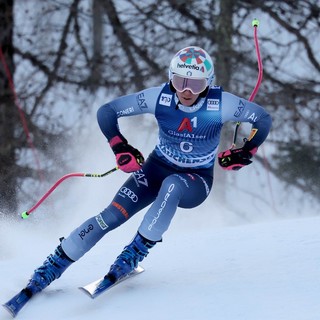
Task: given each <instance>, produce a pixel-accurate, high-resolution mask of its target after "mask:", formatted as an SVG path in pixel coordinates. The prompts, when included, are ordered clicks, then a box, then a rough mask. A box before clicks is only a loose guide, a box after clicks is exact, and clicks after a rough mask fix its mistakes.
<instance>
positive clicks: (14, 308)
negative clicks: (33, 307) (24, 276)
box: [3, 289, 32, 318]
mask: <svg viewBox="0 0 320 320" xmlns="http://www.w3.org/2000/svg"><path fill="white" fill-rule="evenodd" d="M31 297H32V294H31V293H30V292H29V291H28V290H26V289H23V290H21V291H20V292H19V293H18V294H16V295H15V296H14V297H13V298H11V299H10V300H9V301H8V302H6V303H5V304H3V307H4V308H5V309H6V310H7V311H9V313H10V314H11V315H12V317H13V318H14V317H15V316H16V315H17V314H18V312H19V311H20V310H21V309H22V308H23V307H24V306H25V304H26V303H27V302H28V301H29V300H30V299H31Z"/></svg>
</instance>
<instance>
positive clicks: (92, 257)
mask: <svg viewBox="0 0 320 320" xmlns="http://www.w3.org/2000/svg"><path fill="white" fill-rule="evenodd" d="M197 214H200V213H199V212H198V213H197ZM134 225H135V223H132V224H131V225H130V226H128V227H125V226H124V227H123V230H122V232H115V233H114V234H113V235H111V234H110V235H107V236H106V237H105V239H103V240H102V241H101V242H100V243H99V244H98V245H97V246H96V247H95V248H94V249H93V250H92V251H91V252H89V253H88V254H87V255H86V256H85V257H84V258H82V259H81V260H80V261H79V262H77V263H76V264H74V265H73V266H71V267H70V268H69V269H68V270H67V271H66V272H65V274H63V276H62V277H61V278H60V279H59V280H56V281H55V282H53V283H52V284H51V285H50V286H49V287H48V288H47V289H46V290H44V291H43V292H42V293H41V294H39V295H38V296H36V297H34V298H33V299H32V300H31V301H30V303H29V304H27V305H26V306H25V308H24V309H22V311H21V313H20V314H19V315H18V319H24V320H31V319H32V320H35V319H46V320H49V319H52V320H56V319H65V320H69V319H70V320H71V319H76V320H82V319H83V320H87V319H97V320H99V319H101V320H102V319H108V318H110V319H113V320H116V319H119V320H120V319H121V320H123V319H137V320H138V319H139V320H149V319H153V320H164V319H168V320H169V319H184V320H187V319H219V320H220V319H221V320H241V319H243V320H257V319H259V320H280V319H282V320H317V319H319V318H320V304H319V296H320V280H319V279H320V268H319V263H320V255H319V251H320V250H319V249H320V232H319V230H320V218H318V217H314V218H312V217H309V218H303V219H292V220H281V221H276V222H266V223H258V224H249V225H238V226H230V227H219V228H212V227H210V226H206V227H202V228H201V229H198V230H191V229H192V228H191V227H186V228H184V230H183V231H182V230H180V227H179V223H176V224H174V226H172V232H169V233H168V234H167V236H166V237H165V239H164V241H163V243H160V244H158V245H157V246H156V247H155V248H153V250H152V251H151V253H150V255H149V256H148V258H147V259H146V260H145V261H144V262H143V264H142V265H143V266H144V267H145V269H146V271H145V272H144V273H143V274H141V275H139V276H137V277H136V278H133V279H130V280H128V281H127V282H124V283H122V284H120V285H119V286H118V287H115V288H113V289H112V290H111V291H110V292H107V293H105V294H103V295H102V296H100V297H98V298H96V299H95V300H92V299H90V298H89V297H88V296H86V295H85V294H84V293H82V292H81V291H80V290H79V289H78V287H79V286H81V285H84V284H87V283H88V282H91V281H93V280H95V279H96V278H98V277H100V276H102V275H103V274H104V272H105V271H106V270H107V269H108V266H109V265H110V264H111V263H112V261H113V259H114V258H115V257H116V255H117V254H118V253H119V251H120V250H121V248H122V246H123V244H125V243H126V242H127V240H129V239H130V237H131V235H132V232H133V231H134V230H133V229H134V228H135V226H134ZM1 229H2V230H1V235H2V237H3V239H2V241H1V254H0V266H1V286H2V290H1V291H0V300H1V302H2V303H4V302H6V301H7V300H8V299H9V298H11V296H13V295H14V294H15V293H16V292H18V291H19V290H20V289H21V288H22V287H23V286H24V285H25V284H26V281H27V279H28V276H29V275H30V274H31V272H32V270H33V269H34V267H36V266H38V265H39V263H41V262H42V260H43V259H44V258H45V257H46V255H47V254H48V253H49V252H51V251H52V249H53V248H54V246H55V244H56V243H55V241H54V240H53V236H52V234H53V232H52V230H43V229H40V228H39V227H38V226H33V225H32V224H30V223H29V224H28V225H26V224H25V225H23V224H20V225H16V224H12V223H9V222H5V223H4V222H2V228H1ZM10 318H11V316H10V315H9V314H8V313H7V311H6V310H4V309H1V310H0V319H3V320H7V319H10Z"/></svg>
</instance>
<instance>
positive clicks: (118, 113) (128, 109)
mask: <svg viewBox="0 0 320 320" xmlns="http://www.w3.org/2000/svg"><path fill="white" fill-rule="evenodd" d="M133 112H134V109H133V107H129V108H127V109H124V110H121V111H118V112H117V116H118V117H121V116H125V115H128V114H130V113H133Z"/></svg>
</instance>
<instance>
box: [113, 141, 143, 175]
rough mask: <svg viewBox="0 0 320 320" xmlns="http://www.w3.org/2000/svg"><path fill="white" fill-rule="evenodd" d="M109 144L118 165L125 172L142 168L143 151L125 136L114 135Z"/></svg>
mask: <svg viewBox="0 0 320 320" xmlns="http://www.w3.org/2000/svg"><path fill="white" fill-rule="evenodd" d="M109 144H110V146H111V149H112V151H113V153H114V154H115V156H116V161H117V166H118V168H119V169H120V170H122V171H124V172H134V171H137V170H140V169H141V165H142V164H143V162H144V158H143V155H142V154H141V152H140V151H139V150H137V149H135V148H134V147H132V146H131V145H130V144H128V142H127V140H126V139H125V138H123V137H120V136H116V137H113V138H112V139H111V140H110V141H109Z"/></svg>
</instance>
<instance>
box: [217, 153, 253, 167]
mask: <svg viewBox="0 0 320 320" xmlns="http://www.w3.org/2000/svg"><path fill="white" fill-rule="evenodd" d="M257 150H258V148H254V149H252V150H246V149H244V148H238V149H229V150H226V151H223V152H220V153H219V154H218V161H219V164H220V166H221V167H222V169H223V170H239V169H241V168H243V167H244V166H247V165H248V164H250V163H252V161H251V160H250V159H251V158H252V156H253V155H254V154H255V153H256V152H257Z"/></svg>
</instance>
